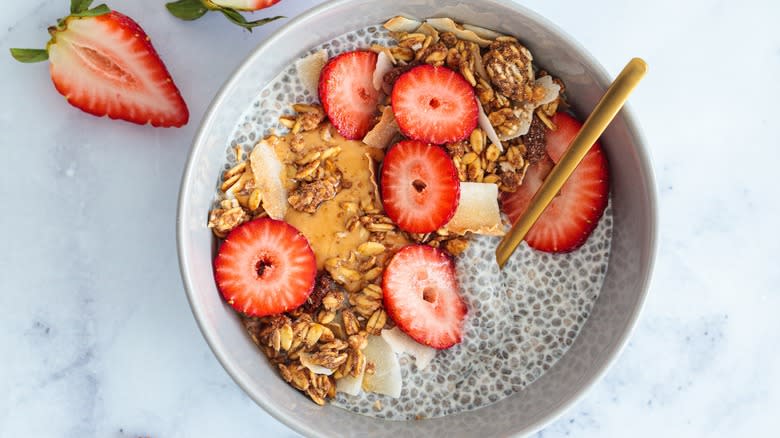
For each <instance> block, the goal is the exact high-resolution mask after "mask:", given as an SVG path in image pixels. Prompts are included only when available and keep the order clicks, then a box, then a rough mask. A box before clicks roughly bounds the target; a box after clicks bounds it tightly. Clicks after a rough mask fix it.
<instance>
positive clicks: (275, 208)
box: [249, 140, 287, 219]
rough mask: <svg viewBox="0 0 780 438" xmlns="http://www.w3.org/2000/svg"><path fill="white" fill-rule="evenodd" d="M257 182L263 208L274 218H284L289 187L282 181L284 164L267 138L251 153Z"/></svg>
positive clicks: (251, 163)
mask: <svg viewBox="0 0 780 438" xmlns="http://www.w3.org/2000/svg"><path fill="white" fill-rule="evenodd" d="M249 163H250V165H251V166H252V174H253V175H254V178H255V184H256V185H257V188H258V189H260V193H262V194H263V208H264V209H265V211H266V212H268V216H271V218H273V219H284V214H285V213H286V212H287V189H285V188H284V184H283V182H282V172H283V169H284V166H283V165H282V162H281V161H280V160H279V157H277V156H276V152H275V151H274V147H273V145H271V144H270V143H268V142H267V141H266V140H261V141H260V142H258V143H257V145H256V146H255V148H254V149H252V153H251V154H250V155H249Z"/></svg>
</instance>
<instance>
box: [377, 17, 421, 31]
mask: <svg viewBox="0 0 780 438" xmlns="http://www.w3.org/2000/svg"><path fill="white" fill-rule="evenodd" d="M421 24H422V23H420V22H419V21H417V20H412V19H411V18H406V17H402V16H400V15H399V16H397V17H393V18H391V19H389V20H387V22H386V23H385V24H384V27H385V29H387V30H389V31H391V32H414V31H415V30H416V29H417V28H418V27H420V25H421Z"/></svg>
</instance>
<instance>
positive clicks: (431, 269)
mask: <svg viewBox="0 0 780 438" xmlns="http://www.w3.org/2000/svg"><path fill="white" fill-rule="evenodd" d="M382 291H383V296H384V305H385V310H387V314H388V316H390V318H392V320H393V321H394V322H395V324H396V325H397V326H398V327H400V328H401V330H403V331H404V333H406V334H407V335H409V336H410V337H411V338H412V339H414V340H415V341H417V342H419V343H421V344H425V345H428V346H430V347H433V348H438V349H444V348H449V347H452V346H453V345H455V344H457V343H459V342H460V341H461V331H462V329H463V320H464V319H465V318H466V313H467V312H468V309H467V308H466V303H464V302H463V299H462V298H461V297H460V294H459V290H458V281H457V279H456V277H455V264H454V263H453V262H452V259H451V258H450V257H449V256H447V254H445V253H444V252H443V251H441V250H439V249H437V248H433V247H431V246H428V245H409V246H406V247H404V248H402V249H401V250H400V251H398V252H397V253H396V254H395V255H394V256H393V258H392V259H391V260H390V263H389V264H388V265H387V268H386V269H385V272H384V276H383V277H382Z"/></svg>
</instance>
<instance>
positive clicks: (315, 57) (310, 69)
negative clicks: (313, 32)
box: [295, 49, 328, 96]
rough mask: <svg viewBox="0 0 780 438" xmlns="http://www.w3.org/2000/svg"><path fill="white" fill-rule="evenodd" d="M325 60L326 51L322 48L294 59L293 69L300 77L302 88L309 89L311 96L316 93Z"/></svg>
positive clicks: (326, 56) (326, 57)
mask: <svg viewBox="0 0 780 438" xmlns="http://www.w3.org/2000/svg"><path fill="white" fill-rule="evenodd" d="M327 61H328V52H327V51H326V50H324V49H323V50H318V51H316V52H314V53H312V54H310V55H307V56H306V57H304V58H301V59H299V60H297V61H295V69H296V70H297V71H298V77H299V78H300V79H301V83H302V84H303V87H304V89H306V90H309V92H310V93H312V95H313V96H316V95H317V86H318V85H319V82H320V72H321V71H322V67H324V66H325V63H326V62H327Z"/></svg>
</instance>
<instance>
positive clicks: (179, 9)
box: [165, 0, 209, 21]
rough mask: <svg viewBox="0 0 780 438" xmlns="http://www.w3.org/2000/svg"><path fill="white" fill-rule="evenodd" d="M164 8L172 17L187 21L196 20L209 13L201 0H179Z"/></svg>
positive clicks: (167, 4)
mask: <svg viewBox="0 0 780 438" xmlns="http://www.w3.org/2000/svg"><path fill="white" fill-rule="evenodd" d="M165 8H166V9H168V12H170V13H171V14H172V15H173V16H174V17H176V18H180V19H182V20H187V21H191V20H197V19H198V18H200V17H202V16H203V14H205V13H206V12H208V11H209V9H208V8H207V7H206V6H204V5H203V2H202V1H201V0H179V1H175V2H170V3H166V4H165Z"/></svg>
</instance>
